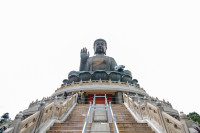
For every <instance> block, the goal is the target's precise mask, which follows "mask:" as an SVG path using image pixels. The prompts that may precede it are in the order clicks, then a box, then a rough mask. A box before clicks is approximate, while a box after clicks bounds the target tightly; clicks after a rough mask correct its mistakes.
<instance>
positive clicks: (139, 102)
mask: <svg viewBox="0 0 200 133" xmlns="http://www.w3.org/2000/svg"><path fill="white" fill-rule="evenodd" d="M140 104H141V101H140V98H139V99H138V106H139V113H140V114H139V115H140V117H141V119H142V120H143V115H142V111H141V105H140Z"/></svg>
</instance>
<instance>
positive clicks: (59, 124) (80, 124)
mask: <svg viewBox="0 0 200 133" xmlns="http://www.w3.org/2000/svg"><path fill="white" fill-rule="evenodd" d="M83 125H84V122H82V123H77V122H74V123H72V122H68V123H54V125H53V126H83ZM91 125H92V124H91V123H88V126H91Z"/></svg>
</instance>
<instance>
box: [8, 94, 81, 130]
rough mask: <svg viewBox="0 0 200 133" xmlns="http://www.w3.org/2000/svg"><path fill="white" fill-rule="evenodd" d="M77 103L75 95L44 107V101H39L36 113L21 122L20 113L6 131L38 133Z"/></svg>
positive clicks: (21, 115)
mask: <svg viewBox="0 0 200 133" xmlns="http://www.w3.org/2000/svg"><path fill="white" fill-rule="evenodd" d="M76 102H77V94H74V95H72V96H71V97H69V98H68V99H67V100H64V101H63V102H60V104H57V98H55V99H54V102H51V103H50V104H48V105H45V102H44V100H43V101H41V103H40V107H39V109H38V111H37V112H35V113H34V114H32V115H30V116H29V117H27V118H26V119H24V120H23V114H22V112H20V113H19V114H17V115H16V117H15V120H14V122H13V125H12V126H11V127H10V128H9V129H7V130H8V131H9V132H7V133H34V132H40V129H42V128H43V127H45V128H46V126H47V125H49V124H47V123H49V121H55V120H58V121H59V119H61V118H62V116H64V115H65V114H67V113H68V112H69V111H70V110H71V108H72V107H73V106H74V105H75V104H76Z"/></svg>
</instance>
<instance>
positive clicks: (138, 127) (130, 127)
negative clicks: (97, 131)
mask: <svg viewBox="0 0 200 133" xmlns="http://www.w3.org/2000/svg"><path fill="white" fill-rule="evenodd" d="M112 110H113V113H114V114H115V115H116V120H117V127H118V130H119V132H120V133H155V132H154V131H152V129H151V128H150V127H149V126H148V125H147V124H146V123H137V122H136V120H135V119H134V118H133V116H132V115H131V114H130V112H129V111H128V110H127V109H126V107H125V106H124V104H112ZM110 130H111V133H114V129H113V124H112V123H111V124H110Z"/></svg>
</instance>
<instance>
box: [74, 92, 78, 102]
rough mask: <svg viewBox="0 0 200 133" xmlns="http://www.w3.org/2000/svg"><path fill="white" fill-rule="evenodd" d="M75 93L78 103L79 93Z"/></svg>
mask: <svg viewBox="0 0 200 133" xmlns="http://www.w3.org/2000/svg"><path fill="white" fill-rule="evenodd" d="M75 95H76V103H78V93H76V94H75Z"/></svg>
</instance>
